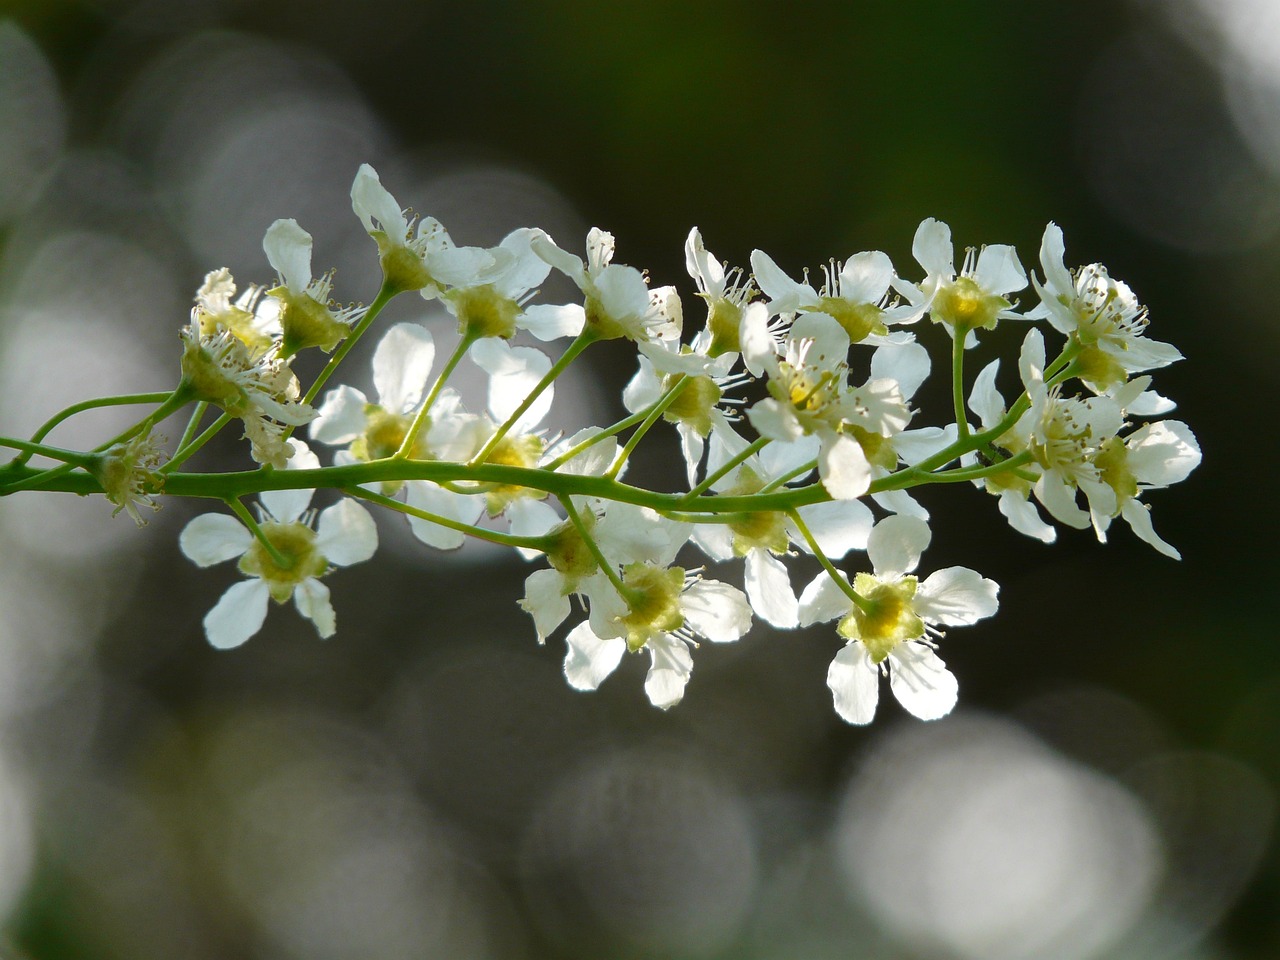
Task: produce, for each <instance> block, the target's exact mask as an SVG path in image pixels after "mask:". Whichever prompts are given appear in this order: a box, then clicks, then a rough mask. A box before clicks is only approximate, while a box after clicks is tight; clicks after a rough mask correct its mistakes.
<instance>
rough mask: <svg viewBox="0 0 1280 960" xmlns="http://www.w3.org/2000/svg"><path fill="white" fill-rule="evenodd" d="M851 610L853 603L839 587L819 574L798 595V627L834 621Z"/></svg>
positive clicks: (824, 575)
mask: <svg viewBox="0 0 1280 960" xmlns="http://www.w3.org/2000/svg"><path fill="white" fill-rule="evenodd" d="M845 582H846V583H847V582H848V581H847V580H846V581H845ZM852 609H853V601H852V600H850V599H849V598H848V597H847V596H846V595H845V592H844V591H843V590H841V589H840V586H839V585H838V584H837V583H836V582H835V581H834V580H832V579H831V577H830V576H829V575H828V574H826V573H825V572H824V573H820V574H818V575H817V576H816V577H814V578H813V580H811V581H810V582H809V585H808V586H807V587H805V588H804V592H803V593H802V594H800V626H802V627H807V626H810V625H811V624H814V623H824V622H825V621H827V620H834V619H836V617H843V616H845V615H846V614H848V613H849V611H850V610H852Z"/></svg>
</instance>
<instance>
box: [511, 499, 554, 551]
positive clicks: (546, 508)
mask: <svg viewBox="0 0 1280 960" xmlns="http://www.w3.org/2000/svg"><path fill="white" fill-rule="evenodd" d="M506 514H507V520H508V521H509V522H510V523H511V532H512V533H514V534H515V535H516V536H518V537H540V536H542V535H543V534H544V533H546V532H547V531H549V530H550V529H551V528H552V527H554V526H556V525H557V524H559V523H560V514H558V513H556V511H555V508H554V507H553V506H551V504H549V503H546V502H545V501H543V500H531V499H529V498H528V497H520V498H518V499H516V500H513V501H512V502H511V503H509V504H508V505H507V511H506ZM516 552H517V553H518V554H520V556H522V557H523V558H524V559H526V560H534V559H537V558H538V557H540V556H542V552H541V551H540V550H530V549H529V548H528V547H516Z"/></svg>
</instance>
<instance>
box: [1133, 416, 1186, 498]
mask: <svg viewBox="0 0 1280 960" xmlns="http://www.w3.org/2000/svg"><path fill="white" fill-rule="evenodd" d="M1125 447H1126V448H1127V450H1128V457H1127V461H1128V465H1129V469H1130V470H1132V471H1133V475H1134V476H1135V477H1137V478H1138V482H1139V483H1141V484H1142V485H1143V486H1147V487H1167V486H1169V485H1170V484H1172V483H1180V482H1181V481H1183V480H1185V479H1186V478H1187V476H1188V474H1190V473H1191V471H1192V470H1194V469H1195V468H1196V467H1197V466H1199V464H1200V457H1201V454H1200V444H1199V443H1198V442H1197V441H1196V438H1195V434H1193V433H1192V432H1191V428H1190V427H1188V426H1187V425H1186V424H1185V423H1183V422H1182V421H1181V420H1161V421H1160V422H1159V423H1151V424H1147V425H1146V426H1145V427H1143V428H1142V429H1140V430H1137V431H1135V432H1134V433H1133V434H1132V435H1130V436H1129V437H1128V438H1126V440H1125Z"/></svg>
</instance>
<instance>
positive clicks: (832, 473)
mask: <svg viewBox="0 0 1280 960" xmlns="http://www.w3.org/2000/svg"><path fill="white" fill-rule="evenodd" d="M757 406H759V404H757ZM754 422H755V421H754V420H752V423H754ZM818 473H819V474H820V475H821V476H822V485H823V486H824V487H826V489H827V492H828V493H829V494H831V496H833V497H835V498H836V499H837V500H853V499H855V498H857V497H860V496H862V495H863V494H864V493H866V492H867V488H868V487H869V486H871V464H870V463H869V462H868V460H867V454H866V452H865V451H864V450H863V449H862V444H860V443H858V442H857V441H856V440H853V439H852V438H850V437H846V436H843V435H841V436H837V437H836V438H835V439H834V441H830V440H828V441H826V442H824V443H823V445H822V452H821V453H820V454H819V455H818Z"/></svg>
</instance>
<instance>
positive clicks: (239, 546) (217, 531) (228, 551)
mask: <svg viewBox="0 0 1280 960" xmlns="http://www.w3.org/2000/svg"><path fill="white" fill-rule="evenodd" d="M252 543H253V534H252V533H250V532H249V531H248V529H247V528H246V527H245V525H244V524H243V523H241V522H240V521H239V520H237V519H236V518H235V517H232V516H228V515H227V514H225V513H205V514H201V515H200V516H198V517H196V518H195V519H194V520H192V521H191V522H190V523H188V524H187V525H186V526H185V527H183V528H182V534H181V536H179V537H178V546H179V548H181V550H182V552H183V553H184V554H185V555H186V556H187V558H188V559H189V560H193V561H194V562H195V564H196V565H197V566H200V567H208V566H212V565H213V564H215V563H224V562H225V561H227V560H232V559H234V558H236V557H239V556H242V555H243V554H244V552H245V551H246V550H248V549H249V547H250V546H251V545H252Z"/></svg>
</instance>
